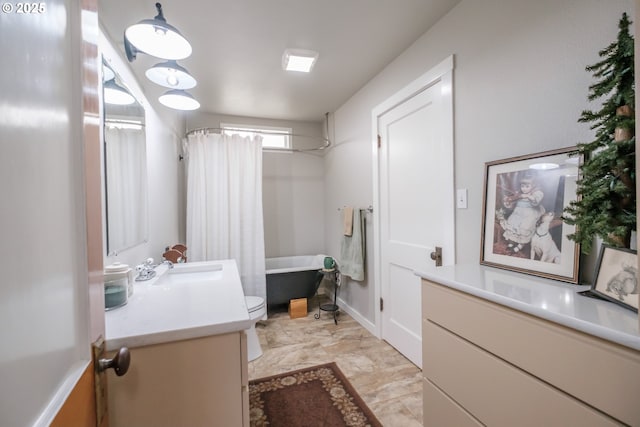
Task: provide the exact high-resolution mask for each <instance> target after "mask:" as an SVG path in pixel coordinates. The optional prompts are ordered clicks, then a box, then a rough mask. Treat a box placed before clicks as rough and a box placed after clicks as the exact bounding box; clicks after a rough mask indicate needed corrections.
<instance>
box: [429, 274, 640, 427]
mask: <svg viewBox="0 0 640 427" xmlns="http://www.w3.org/2000/svg"><path fill="white" fill-rule="evenodd" d="M417 274H418V275H419V276H420V277H422V346H423V349H422V357H423V380H424V383H423V386H424V425H425V426H443V425H456V426H480V425H491V426H513V425H518V426H529V425H530V426H540V425H545V426H569V425H576V426H577V425H579V426H605V425H621V424H623V425H636V426H637V425H640V400H639V399H640V398H639V397H638V396H640V335H639V333H638V317H637V314H636V313H634V312H632V311H630V310H626V309H624V308H622V307H620V306H617V305H615V304H612V303H610V302H606V301H602V300H597V299H593V298H589V297H585V296H582V295H579V294H577V292H579V291H583V290H585V289H588V288H586V287H584V286H576V285H570V284H565V283H560V282H555V281H551V280H546V279H541V278H537V277H534V276H527V275H523V274H518V273H513V272H508V271H503V270H498V269H494V268H491V267H483V266H480V265H459V266H450V267H442V268H439V269H437V270H436V271H435V272H418V273H417Z"/></svg>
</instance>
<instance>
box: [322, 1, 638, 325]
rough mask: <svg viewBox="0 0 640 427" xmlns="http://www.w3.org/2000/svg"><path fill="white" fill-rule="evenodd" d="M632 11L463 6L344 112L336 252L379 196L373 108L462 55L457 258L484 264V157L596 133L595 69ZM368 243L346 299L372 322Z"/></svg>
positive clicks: (332, 235) (330, 243)
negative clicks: (591, 120) (463, 199)
mask: <svg viewBox="0 0 640 427" xmlns="http://www.w3.org/2000/svg"><path fill="white" fill-rule="evenodd" d="M623 11H628V12H631V14H632V16H634V15H633V11H634V8H633V1H631V0H613V1H602V0H563V1H556V0H541V1H535V2H532V1H527V0H510V1H505V0H484V1H477V0H464V1H462V2H461V3H460V4H459V5H458V6H457V7H455V8H454V9H453V10H452V11H451V12H450V13H449V14H448V15H446V16H445V17H444V18H443V19H442V20H440V21H439V22H438V23H437V24H436V25H435V26H434V27H433V28H432V29H431V30H429V31H428V32H427V33H425V34H424V35H423V36H422V37H420V38H419V39H418V40H417V41H416V42H415V43H414V44H413V45H412V46H411V47H410V48H409V49H407V50H406V51H405V52H403V53H402V54H401V55H400V56H398V58H396V60H394V61H393V62H392V63H391V64H389V65H388V66H387V67H386V68H385V69H384V70H383V71H382V72H381V73H379V74H378V75H377V76H376V77H375V78H374V79H372V80H371V81H370V82H369V83H368V84H367V85H366V86H364V87H363V88H362V89H361V90H360V91H359V92H358V93H356V94H355V95H354V96H353V97H352V98H351V99H349V100H348V101H347V102H346V103H345V104H344V105H342V106H341V107H340V108H339V109H337V110H336V112H335V113H334V115H333V122H334V123H333V124H334V126H333V129H332V131H333V140H334V142H335V146H334V147H333V148H332V149H331V150H330V151H329V152H328V153H327V155H326V158H325V183H326V193H325V201H326V207H325V227H326V230H327V233H326V245H325V249H326V251H327V253H329V254H339V248H340V216H339V215H337V213H336V207H339V206H342V205H354V206H368V205H369V204H371V203H372V200H373V187H372V182H373V176H372V170H373V165H372V162H373V160H372V150H373V147H372V142H371V141H372V135H371V110H372V109H373V108H374V107H376V106H377V105H378V104H380V103H382V102H383V101H385V100H386V99H387V98H389V97H390V96H392V95H393V94H394V93H396V92H397V91H399V90H400V89H402V88H403V87H404V86H406V85H407V84H409V83H410V82H411V81H413V80H414V79H416V78H417V77H419V76H420V75H421V74H423V73H425V72H427V71H428V70H429V69H430V68H431V67H433V66H435V65H436V64H438V63H439V62H440V61H442V60H443V59H444V58H446V57H447V56H449V55H451V54H454V55H455V69H454V88H453V90H454V126H455V181H456V187H457V188H466V189H468V199H469V200H468V202H469V206H468V209H458V210H456V258H457V260H456V261H457V263H478V262H479V258H480V255H479V248H480V234H481V218H482V212H481V210H482V209H481V207H482V192H483V189H482V182H483V173H484V163H485V162H487V161H491V160H497V159H503V158H507V157H511V156H516V155H523V154H529V153H535V152H540V151H545V150H550V149H554V148H560V147H568V146H572V145H575V144H576V143H578V142H584V141H588V140H590V139H591V137H592V133H591V131H590V130H589V128H588V125H584V124H578V123H577V119H578V117H579V116H580V112H581V111H582V110H583V109H585V108H593V106H590V105H589V104H588V102H587V98H586V97H587V91H588V85H589V84H590V83H592V79H591V76H590V75H589V73H587V72H586V71H585V69H584V68H585V66H587V65H590V64H593V63H594V62H596V61H598V60H599V57H598V51H599V50H600V49H602V48H604V47H606V46H607V45H608V44H609V43H611V42H612V41H614V40H615V38H616V34H617V24H618V20H619V19H620V17H621V15H622V12H623ZM416 188H419V186H416ZM423 196H424V195H420V194H419V193H416V197H423ZM373 214H374V215H375V214H376V213H375V212H374V213H373ZM367 238H368V239H369V243H370V242H371V240H372V239H373V230H372V227H371V225H368V226H367ZM367 250H368V262H367V270H368V274H367V278H366V280H365V281H364V282H362V283H357V282H346V283H345V285H344V286H343V287H342V288H341V296H342V299H343V303H344V304H346V305H347V306H348V308H349V309H350V310H351V311H352V312H353V313H354V315H355V316H356V317H359V320H361V321H364V322H365V323H366V322H373V319H374V307H375V305H374V301H373V299H374V289H373V287H374V278H373V255H374V254H373V252H372V245H371V244H369V245H368V247H367ZM586 264H588V265H587V267H586V270H589V269H590V267H589V263H586Z"/></svg>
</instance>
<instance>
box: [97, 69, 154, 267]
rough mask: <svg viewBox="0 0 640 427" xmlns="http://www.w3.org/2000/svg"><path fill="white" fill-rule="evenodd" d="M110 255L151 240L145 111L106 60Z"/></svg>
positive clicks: (107, 232) (106, 203)
mask: <svg viewBox="0 0 640 427" xmlns="http://www.w3.org/2000/svg"><path fill="white" fill-rule="evenodd" d="M103 76H104V77H103V79H104V85H103V100H104V166H105V167H104V170H105V180H104V182H105V187H106V188H105V194H106V197H105V198H106V200H105V208H106V218H107V221H106V237H107V239H106V240H107V255H108V256H112V255H117V254H118V253H119V252H121V251H123V250H125V249H128V248H131V247H133V246H136V245H139V244H141V243H144V242H146V241H147V238H148V237H147V236H148V227H147V222H148V221H147V215H148V212H147V209H148V208H147V154H146V145H147V144H146V135H145V112H144V108H143V106H142V105H141V104H140V102H138V101H137V100H136V99H135V98H134V97H133V96H132V95H131V93H130V91H129V90H128V89H127V88H126V85H125V84H124V83H123V82H122V81H121V79H120V77H119V76H118V74H117V73H115V72H114V71H113V69H112V68H110V67H109V66H108V65H107V64H106V63H105V62H103Z"/></svg>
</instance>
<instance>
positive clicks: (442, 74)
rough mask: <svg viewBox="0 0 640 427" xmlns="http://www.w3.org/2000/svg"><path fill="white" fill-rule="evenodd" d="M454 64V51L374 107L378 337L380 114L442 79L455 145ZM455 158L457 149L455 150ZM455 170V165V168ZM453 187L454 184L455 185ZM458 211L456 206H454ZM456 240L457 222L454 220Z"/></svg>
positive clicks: (378, 326) (377, 321) (377, 323)
mask: <svg viewBox="0 0 640 427" xmlns="http://www.w3.org/2000/svg"><path fill="white" fill-rule="evenodd" d="M453 67H454V56H453V55H450V56H449V57H447V58H445V59H444V60H443V61H442V62H440V63H439V64H437V65H435V66H434V67H432V68H431V69H430V70H429V71H427V72H426V73H424V74H423V75H421V76H420V77H418V78H417V79H415V80H414V81H412V82H411V83H409V84H408V85H406V86H405V87H404V88H402V89H400V90H399V91H398V92H396V93H395V94H393V95H392V96H390V97H389V98H387V99H386V100H385V101H384V102H382V103H381V104H379V105H378V106H376V107H375V108H373V110H372V111H371V148H372V151H373V156H372V157H373V211H374V212H378V214H377V215H373V265H374V268H373V269H374V272H375V274H374V301H373V304H374V315H375V317H374V329H375V335H376V337H377V338H379V339H382V312H381V310H380V297H381V295H382V276H381V274H382V264H381V245H382V242H381V232H380V231H381V229H380V227H381V222H380V212H381V208H380V155H379V149H378V135H379V132H380V131H379V127H378V121H379V118H380V117H381V116H382V115H384V114H385V113H387V112H388V111H390V110H392V109H394V108H395V107H397V106H398V105H400V104H402V103H403V102H405V101H407V100H408V99H409V98H412V97H414V96H415V95H417V94H419V93H420V92H422V91H424V90H425V89H427V88H428V87H430V86H432V85H433V84H435V83H437V82H439V81H442V82H443V83H444V84H443V91H444V93H443V95H444V99H443V102H444V103H445V108H447V110H449V111H451V115H450V116H449V117H448V118H447V123H445V124H444V126H443V127H444V132H445V138H448V139H449V140H450V141H451V143H452V145H453ZM452 159H453V153H452ZM451 170H452V171H454V168H452V169H451ZM451 182H454V183H455V176H452V177H451ZM452 191H453V188H452ZM454 215H455V210H454ZM453 238H454V242H455V224H454V236H453ZM450 256H451V259H452V260H453V263H455V248H451V255H450Z"/></svg>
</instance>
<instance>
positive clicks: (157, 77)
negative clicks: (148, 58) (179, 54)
mask: <svg viewBox="0 0 640 427" xmlns="http://www.w3.org/2000/svg"><path fill="white" fill-rule="evenodd" d="M145 75H146V76H147V78H148V79H149V80H151V81H152V82H154V83H155V84H158V85H160V86H164V87H168V88H169V89H191V88H193V87H195V86H196V84H197V82H196V79H194V78H193V76H191V74H189V72H188V71H187V70H186V69H185V68H184V67H182V66H180V65H178V63H177V62H176V61H173V60H170V61H166V62H162V63H160V64H156V65H154V66H153V67H151V68H149V69H148V70H147V71H146V73H145Z"/></svg>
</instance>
